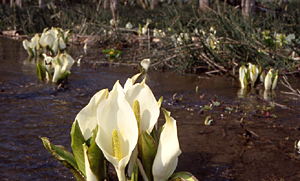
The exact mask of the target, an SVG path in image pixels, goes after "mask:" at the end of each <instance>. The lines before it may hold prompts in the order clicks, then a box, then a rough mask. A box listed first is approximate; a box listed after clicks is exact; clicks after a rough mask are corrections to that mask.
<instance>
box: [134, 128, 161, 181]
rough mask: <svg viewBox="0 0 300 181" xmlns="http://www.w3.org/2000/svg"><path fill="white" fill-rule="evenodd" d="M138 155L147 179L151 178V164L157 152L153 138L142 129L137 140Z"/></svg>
mask: <svg viewBox="0 0 300 181" xmlns="http://www.w3.org/2000/svg"><path fill="white" fill-rule="evenodd" d="M138 150H139V156H140V158H142V163H143V166H144V169H145V172H146V175H147V177H148V179H149V180H150V181H151V180H153V175H152V165H153V162H154V159H155V155H156V152H157V144H156V143H155V141H154V139H153V138H152V137H151V136H150V135H149V134H148V133H147V132H146V131H142V132H141V135H140V137H139V142H138Z"/></svg>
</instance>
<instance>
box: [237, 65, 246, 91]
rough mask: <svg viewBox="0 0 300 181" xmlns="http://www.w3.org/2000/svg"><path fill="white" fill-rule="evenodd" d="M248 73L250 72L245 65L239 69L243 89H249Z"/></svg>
mask: <svg viewBox="0 0 300 181" xmlns="http://www.w3.org/2000/svg"><path fill="white" fill-rule="evenodd" d="M247 72H248V70H247V68H246V67H245V66H244V65H242V66H241V67H240V69H239V80H240V85H241V88H242V89H243V88H245V87H247V84H248V80H247Z"/></svg>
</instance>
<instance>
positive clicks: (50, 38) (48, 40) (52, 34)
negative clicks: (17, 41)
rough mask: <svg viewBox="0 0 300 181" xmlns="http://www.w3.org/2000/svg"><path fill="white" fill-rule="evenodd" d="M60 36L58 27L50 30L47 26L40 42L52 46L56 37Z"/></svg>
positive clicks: (42, 44) (44, 45)
mask: <svg viewBox="0 0 300 181" xmlns="http://www.w3.org/2000/svg"><path fill="white" fill-rule="evenodd" d="M57 37H58V31H57V30H56V28H53V27H52V28H51V29H50V30H48V28H45V29H44V31H43V33H42V35H41V38H40V44H41V46H42V47H45V48H46V47H47V46H48V47H50V48H51V47H52V45H53V43H54V41H55V40H56V38H57Z"/></svg>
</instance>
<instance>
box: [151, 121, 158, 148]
mask: <svg viewBox="0 0 300 181" xmlns="http://www.w3.org/2000/svg"><path fill="white" fill-rule="evenodd" d="M156 124H157V123H156ZM156 126H157V125H155V127H156ZM155 127H154V128H153V129H152V132H151V133H150V135H151V137H152V138H153V140H154V141H155V143H156V144H157V145H158V138H157V131H156V128H155Z"/></svg>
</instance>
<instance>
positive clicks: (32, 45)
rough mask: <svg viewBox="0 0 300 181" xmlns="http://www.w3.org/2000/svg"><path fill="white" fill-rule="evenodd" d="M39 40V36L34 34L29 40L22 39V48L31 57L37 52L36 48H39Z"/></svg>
mask: <svg viewBox="0 0 300 181" xmlns="http://www.w3.org/2000/svg"><path fill="white" fill-rule="evenodd" d="M39 40H40V36H39V35H38V34H36V35H35V36H34V37H32V38H31V40H30V41H28V40H24V41H23V47H24V49H25V50H26V51H27V52H28V54H29V55H30V56H32V57H35V56H37V54H38V50H39V49H40V44H39Z"/></svg>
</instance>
